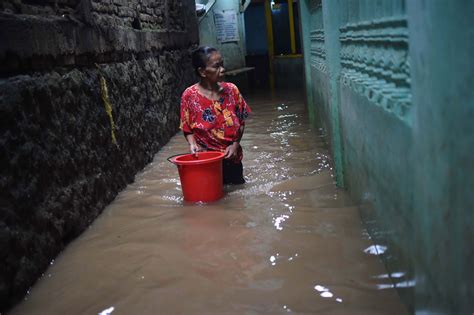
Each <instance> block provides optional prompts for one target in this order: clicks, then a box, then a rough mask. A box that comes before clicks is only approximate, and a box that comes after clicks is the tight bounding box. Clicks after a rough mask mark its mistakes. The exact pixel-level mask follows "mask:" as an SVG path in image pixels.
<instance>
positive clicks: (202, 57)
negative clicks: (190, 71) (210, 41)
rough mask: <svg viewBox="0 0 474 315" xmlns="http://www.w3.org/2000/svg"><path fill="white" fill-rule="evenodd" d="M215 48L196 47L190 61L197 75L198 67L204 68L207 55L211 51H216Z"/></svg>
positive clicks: (208, 55)
mask: <svg viewBox="0 0 474 315" xmlns="http://www.w3.org/2000/svg"><path fill="white" fill-rule="evenodd" d="M216 51H217V49H215V48H214V47H209V46H201V47H198V48H196V49H195V50H194V51H193V52H192V54H191V58H192V63H193V68H194V72H196V74H197V75H198V76H199V71H198V69H199V68H205V67H206V64H207V61H208V60H209V57H210V56H211V54H212V53H213V52H216Z"/></svg>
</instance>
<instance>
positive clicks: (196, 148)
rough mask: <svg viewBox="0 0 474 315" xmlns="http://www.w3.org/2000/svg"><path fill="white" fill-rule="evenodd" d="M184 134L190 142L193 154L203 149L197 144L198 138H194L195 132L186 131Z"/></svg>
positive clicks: (190, 149)
mask: <svg viewBox="0 0 474 315" xmlns="http://www.w3.org/2000/svg"><path fill="white" fill-rule="evenodd" d="M184 136H185V137H186V140H187V141H188V143H189V151H191V153H192V154H195V153H197V152H199V151H201V150H202V149H201V147H200V146H199V145H198V144H197V142H196V139H194V134H192V133H185V134H184Z"/></svg>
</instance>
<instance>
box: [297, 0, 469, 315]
mask: <svg viewBox="0 0 474 315" xmlns="http://www.w3.org/2000/svg"><path fill="white" fill-rule="evenodd" d="M300 10H301V17H302V23H303V25H302V30H303V43H304V48H305V49H304V53H305V54H306V56H305V59H304V60H305V69H309V75H308V72H307V75H306V82H305V84H306V86H307V87H308V88H309V89H310V90H309V91H308V102H310V101H312V103H310V104H308V109H309V111H310V113H314V115H315V119H314V122H315V123H317V124H318V125H319V126H322V127H323V128H325V129H326V130H328V131H329V132H330V133H331V135H330V140H331V148H332V150H333V152H332V153H333V157H334V160H335V165H336V174H338V172H339V174H342V176H343V179H344V185H345V187H346V188H347V189H348V190H349V191H350V193H351V194H352V196H354V197H355V198H356V199H357V200H359V201H360V204H361V214H362V218H363V220H364V222H365V224H366V226H367V228H368V231H369V233H370V235H371V236H372V238H373V240H374V242H375V243H376V244H377V245H382V246H386V247H387V250H386V251H385V253H384V254H382V255H380V257H381V258H382V259H383V261H384V262H385V264H386V266H387V270H388V272H389V273H392V274H393V273H396V275H397V276H400V275H401V277H393V278H392V281H393V284H394V285H395V286H396V287H397V288H398V290H399V293H400V296H401V297H402V298H403V299H404V301H405V302H406V304H407V306H408V308H409V309H410V310H411V311H412V312H413V313H417V314H472V312H473V311H474V302H473V301H474V289H473V287H474V274H473V272H472V270H471V269H472V266H474V245H473V241H474V233H473V227H472V226H473V223H474V220H473V219H474V211H473V210H472V209H474V193H472V192H471V190H472V187H474V158H473V152H474V151H473V149H472V148H473V147H474V123H473V120H474V88H472V87H473V86H474V61H473V58H472V56H473V55H474V44H473V43H474V41H473V40H472V39H473V38H474V26H473V24H472V16H474V2H472V1H441V0H433V1H424V0H410V1H406V2H405V1H403V0H392V1H367V0H350V1H324V0H323V1H317V0H309V1H306V0H303V1H301V2H300ZM305 29H306V30H308V29H309V32H308V31H306V33H305V32H304V30H305ZM308 34H309V37H308ZM305 43H306V44H305ZM308 47H309V52H308ZM338 133H340V137H338ZM338 140H340V143H339V144H338V143H337V141H338ZM338 159H340V162H339V163H338Z"/></svg>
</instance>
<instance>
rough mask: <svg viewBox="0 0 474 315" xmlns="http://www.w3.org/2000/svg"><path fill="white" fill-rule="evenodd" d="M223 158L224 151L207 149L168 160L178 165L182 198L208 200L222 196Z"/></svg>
mask: <svg viewBox="0 0 474 315" xmlns="http://www.w3.org/2000/svg"><path fill="white" fill-rule="evenodd" d="M223 159H224V153H222V152H216V151H207V152H199V153H198V154H197V155H194V154H184V155H179V156H176V157H173V158H171V159H170V160H169V161H170V162H171V163H173V164H176V166H178V171H179V179H180V180H181V189H182V191H183V196H184V200H186V201H195V202H196V201H202V202H210V201H215V200H218V199H220V198H222V196H223V195H224V191H223V188H222V187H223V179H222V160H223Z"/></svg>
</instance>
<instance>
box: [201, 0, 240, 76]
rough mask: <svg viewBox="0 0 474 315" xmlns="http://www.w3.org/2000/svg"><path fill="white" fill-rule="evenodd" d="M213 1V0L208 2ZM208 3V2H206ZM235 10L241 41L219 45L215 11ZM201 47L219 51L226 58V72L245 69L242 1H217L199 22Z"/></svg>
mask: <svg viewBox="0 0 474 315" xmlns="http://www.w3.org/2000/svg"><path fill="white" fill-rule="evenodd" d="M208 1H212V0H208ZM205 2H206V3H207V1H205ZM222 10H235V12H236V13H237V20H238V22H237V23H238V28H239V41H236V42H228V43H219V42H218V41H217V37H216V33H217V32H216V25H215V22H214V11H222ZM199 42H200V45H207V46H212V47H215V48H217V49H219V50H220V51H221V53H222V55H223V57H224V65H225V68H226V70H234V69H238V68H242V67H245V55H246V48H245V23H244V20H243V14H242V13H240V0H217V1H216V2H215V4H214V5H213V6H212V8H211V10H210V11H209V12H208V13H207V15H206V16H204V17H203V18H202V19H200V21H199Z"/></svg>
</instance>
